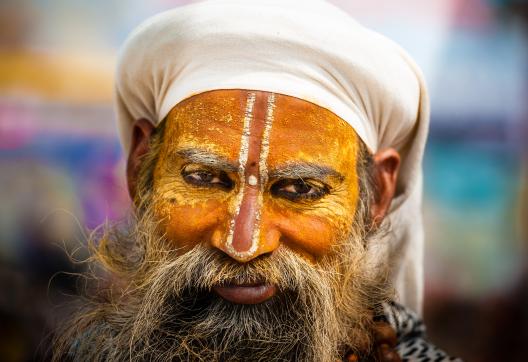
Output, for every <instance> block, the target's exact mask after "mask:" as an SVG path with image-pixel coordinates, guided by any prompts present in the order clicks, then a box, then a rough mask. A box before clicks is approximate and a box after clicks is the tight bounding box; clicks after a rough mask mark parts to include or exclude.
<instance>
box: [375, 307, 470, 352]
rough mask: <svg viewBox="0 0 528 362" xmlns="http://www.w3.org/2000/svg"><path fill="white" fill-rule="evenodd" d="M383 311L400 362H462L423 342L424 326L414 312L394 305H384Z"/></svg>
mask: <svg viewBox="0 0 528 362" xmlns="http://www.w3.org/2000/svg"><path fill="white" fill-rule="evenodd" d="M384 309H385V310H384V313H385V318H384V319H385V320H386V321H387V322H388V323H389V324H390V325H391V326H392V328H394V330H395V331H396V336H397V338H398V344H397V346H396V351H397V352H398V354H399V355H400V356H401V359H402V362H445V361H456V362H462V360H461V359H460V358H454V357H449V356H448V355H447V354H446V353H445V352H444V351H442V350H440V349H438V348H436V347H435V346H433V345H432V344H430V343H429V342H427V341H426V340H425V326H424V324H423V322H422V320H421V319H420V318H419V317H418V316H417V315H416V314H415V313H414V312H412V311H410V310H408V309H406V308H405V307H403V306H401V305H399V304H396V303H389V304H386V305H385V308H384Z"/></svg>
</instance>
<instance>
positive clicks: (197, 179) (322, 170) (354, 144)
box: [154, 90, 359, 262]
mask: <svg viewBox="0 0 528 362" xmlns="http://www.w3.org/2000/svg"><path fill="white" fill-rule="evenodd" d="M244 130H245V131H246V133H244ZM248 131H249V132H248ZM248 133H249V134H248ZM358 142H359V140H358V137H357V135H356V133H355V131H354V130H353V129H352V127H350V125H348V124H347V123H346V122H345V121H343V120H342V119H340V118H339V117H337V116H336V115H334V114H333V113H331V112H330V111H328V110H326V109H324V108H321V107H319V106H316V105H314V104H312V103H310V102H307V101H304V100H300V99H297V98H294V97H289V96H285V95H280V94H272V93H266V92H261V91H247V90H217V91H211V92H206V93H202V94H198V95H195V96H193V97H191V98H189V99H187V100H185V101H183V102H181V103H179V104H178V105H176V106H175V107H174V108H173V109H172V110H171V112H170V113H169V115H168V118H167V125H166V131H165V138H164V142H163V143H162V148H161V152H160V157H159V159H158V162H157V165H156V169H155V173H154V194H155V196H156V198H155V209H156V213H157V214H158V217H159V218H160V219H161V220H162V227H163V228H164V229H165V230H164V231H166V233H167V236H168V238H169V240H170V241H171V242H172V243H174V245H175V246H176V247H178V248H181V249H182V250H183V251H185V250H190V249H191V248H192V247H193V246H195V245H196V244H197V243H207V244H209V245H211V246H212V247H215V248H218V249H220V250H222V251H223V252H225V253H226V254H228V255H229V256H231V257H232V258H234V259H236V260H237V261H239V262H247V261H250V260H252V259H254V258H256V257H258V256H259V255H262V254H265V253H270V252H272V251H273V250H275V249H277V248H278V247H279V246H284V247H288V248H291V249H293V250H295V251H296V252H298V253H299V254H300V255H302V256H303V257H305V258H307V259H308V260H311V261H316V260H317V259H318V258H320V257H322V256H324V255H326V254H327V253H329V252H331V250H332V247H333V246H334V245H335V243H336V241H337V240H344V238H343V237H344V236H345V235H347V234H348V233H349V231H350V228H351V223H352V220H353V218H354V213H355V210H356V205H357V202H358V197H359V190H358V180H357V175H356V157H357V150H358V146H359V143H358ZM189 150H200V151H201V153H204V152H208V153H210V154H211V155H208V156H215V157H216V158H219V159H221V160H223V161H224V162H223V163H225V165H222V167H220V166H218V165H213V164H209V165H204V162H202V161H203V157H202V158H201V159H200V160H201V161H200V160H197V159H196V157H194V159H193V156H190V157H189V154H194V155H196V153H197V152H194V153H193V152H189ZM184 151H185V152H184ZM202 156H203V155H202ZM207 159H211V158H210V157H209V158H207ZM197 161H198V162H197ZM205 163H209V162H205ZM299 163H304V164H308V165H311V166H315V167H304V168H298V167H297V168H296V169H292V165H294V164H299ZM314 169H315V170H316V172H314ZM224 171H225V173H223V172H224ZM288 172H289V174H288ZM295 175H298V176H295ZM301 179H302V180H304V181H305V182H306V185H307V186H303V185H302V181H301ZM204 180H206V181H207V182H204ZM295 182H297V183H298V185H297V186H295V185H294V183H295ZM319 190H322V191H323V194H322V195H319V196H318V197H315V198H313V199H310V198H304V199H302V198H301V199H299V198H295V197H297V196H298V195H299V191H302V192H301V194H306V193H309V194H310V195H312V194H314V192H315V193H318V192H319ZM294 191H297V193H294V194H292V192H294ZM292 195H295V197H293V198H292Z"/></svg>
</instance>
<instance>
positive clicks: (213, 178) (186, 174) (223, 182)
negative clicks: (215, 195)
mask: <svg viewBox="0 0 528 362" xmlns="http://www.w3.org/2000/svg"><path fill="white" fill-rule="evenodd" d="M182 177H183V179H184V180H185V182H187V183H188V184H191V185H194V186H200V187H216V188H220V189H223V190H231V189H232V188H233V181H231V179H230V178H229V176H228V175H227V174H226V173H225V172H223V171H215V170H210V169H205V168H196V167H193V166H192V165H189V166H186V167H184V168H183V170H182Z"/></svg>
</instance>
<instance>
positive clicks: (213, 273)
mask: <svg viewBox="0 0 528 362" xmlns="http://www.w3.org/2000/svg"><path fill="white" fill-rule="evenodd" d="M164 259H165V260H157V261H156V262H155V263H152V264H151V265H152V267H151V268H150V271H149V272H147V273H146V277H145V279H144V280H145V283H144V284H143V285H142V286H141V289H143V290H144V292H145V293H146V294H145V297H150V296H151V297H154V296H155V295H156V294H157V296H158V297H160V296H161V295H167V294H170V295H171V296H172V297H173V299H174V297H176V299H177V297H178V296H179V295H181V294H182V293H183V292H184V291H189V290H192V291H195V292H210V291H211V290H212V289H213V287H215V286H222V285H226V284H231V283H236V284H247V285H250V284H256V283H266V284H273V285H275V286H276V287H277V288H278V290H279V292H286V291H296V292H303V294H304V293H309V292H310V289H311V287H310V285H312V284H314V280H315V281H321V279H324V281H325V283H324V284H325V285H328V284H329V283H328V281H329V280H331V281H333V280H334V279H336V278H337V277H338V276H339V272H338V271H337V270H332V268H328V266H326V267H325V266H323V265H319V264H317V265H316V264H313V263H310V262H308V261H306V260H305V259H304V258H302V257H300V256H299V255H297V254H295V253H294V252H293V251H290V250H289V249H287V248H279V249H278V250H276V251H275V252H274V253H273V254H271V255H263V256H260V257H258V258H256V259H253V260H252V261H250V262H248V263H239V262H237V261H235V260H233V259H232V258H230V257H229V256H227V255H225V254H224V253H222V252H221V251H219V250H217V249H213V248H210V247H207V246H205V245H197V246H195V247H194V248H193V249H191V250H189V251H187V252H186V253H184V254H181V255H178V256H171V254H170V253H169V254H166V256H165V258H164ZM319 287H320V286H319ZM149 294H150V296H149Z"/></svg>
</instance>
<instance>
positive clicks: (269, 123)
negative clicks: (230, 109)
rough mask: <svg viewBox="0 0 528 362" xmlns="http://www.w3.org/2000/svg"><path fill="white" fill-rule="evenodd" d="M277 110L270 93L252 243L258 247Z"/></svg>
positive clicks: (261, 152) (273, 95)
mask: <svg viewBox="0 0 528 362" xmlns="http://www.w3.org/2000/svg"><path fill="white" fill-rule="evenodd" d="M274 110H275V93H270V95H269V96H268V104H267V107H266V119H265V120H264V131H263V133H262V142H261V143H260V156H259V177H258V179H259V182H260V188H259V194H258V200H257V203H258V205H257V214H256V221H255V229H254V230H253V236H252V242H253V245H258V243H259V240H260V218H261V213H262V206H263V203H264V189H265V187H266V185H267V183H268V163H267V162H268V154H269V141H270V134H271V126H272V125H273V111H274Z"/></svg>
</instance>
